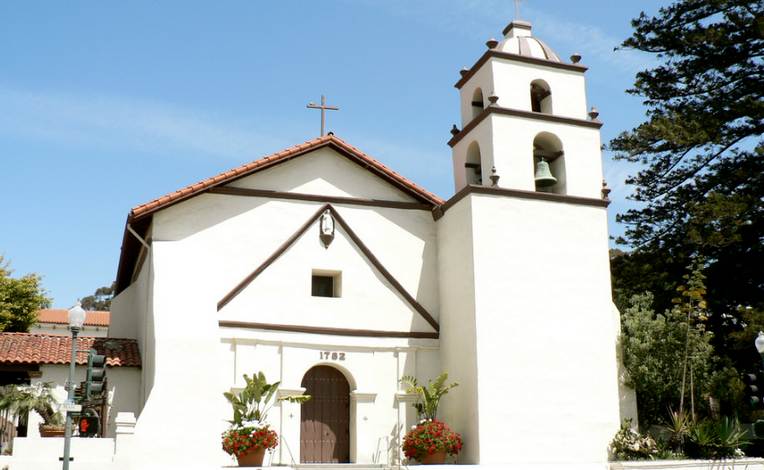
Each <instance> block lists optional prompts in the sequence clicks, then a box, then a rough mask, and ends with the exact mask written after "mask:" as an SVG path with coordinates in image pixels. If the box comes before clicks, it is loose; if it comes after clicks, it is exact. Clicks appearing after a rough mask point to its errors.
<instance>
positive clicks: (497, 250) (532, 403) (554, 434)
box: [469, 195, 620, 464]
mask: <svg viewBox="0 0 764 470" xmlns="http://www.w3.org/2000/svg"><path fill="white" fill-rule="evenodd" d="M469 198H470V199H471V204H472V220H473V236H474V260H475V261H474V263H475V271H474V272H475V286H476V288H475V302H476V305H475V311H476V325H477V326H476V329H477V369H478V388H479V390H480V400H479V414H480V423H479V426H480V439H481V441H480V463H481V464H493V463H501V462H504V461H506V459H507V458H509V456H511V459H512V460H513V461H515V462H547V463H553V462H560V463H561V462H569V463H575V462H579V463H586V462H604V461H606V459H607V445H608V443H609V441H610V439H612V436H613V434H614V433H615V431H616V430H617V429H618V426H619V423H620V415H619V389H618V387H619V383H618V368H617V360H616V345H617V331H618V327H617V320H616V319H614V317H613V315H612V308H611V307H612V305H611V304H612V301H611V292H610V271H609V260H608V251H607V214H606V210H605V209H604V208H600V207H590V206H581V205H573V204H565V203H550V202H547V201H537V200H527V199H516V198H510V197H500V196H490V195H471V196H469ZM614 321H615V322H616V323H615V324H614ZM550 443H554V445H553V446H551V444H550Z"/></svg>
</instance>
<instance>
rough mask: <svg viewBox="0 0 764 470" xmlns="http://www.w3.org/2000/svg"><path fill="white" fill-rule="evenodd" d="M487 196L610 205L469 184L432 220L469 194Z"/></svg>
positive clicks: (583, 204)
mask: <svg viewBox="0 0 764 470" xmlns="http://www.w3.org/2000/svg"><path fill="white" fill-rule="evenodd" d="M473 193H475V194H489V195H492V196H504V197H514V198H518V199H535V200H540V201H551V202H560V203H564V204H577V205H582V206H593V207H608V206H609V205H610V200H609V199H596V198H590V197H582V196H569V195H567V194H555V193H542V192H538V191H525V190H522V189H507V188H494V187H491V186H478V185H474V184H470V185H467V186H465V187H464V188H462V189H461V190H460V191H459V192H458V193H456V194H454V195H453V196H452V197H451V199H449V200H448V201H446V203H445V204H443V205H442V206H439V207H437V208H435V209H434V210H433V211H432V215H433V218H434V219H435V220H438V219H440V218H441V217H443V215H444V214H445V213H446V211H448V209H450V208H451V207H453V206H454V205H456V204H457V203H458V202H459V201H461V200H462V199H464V198H465V197H466V196H467V195H469V194H473Z"/></svg>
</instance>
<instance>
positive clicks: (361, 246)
mask: <svg viewBox="0 0 764 470" xmlns="http://www.w3.org/2000/svg"><path fill="white" fill-rule="evenodd" d="M327 209H328V210H329V211H330V213H331V214H332V216H333V217H334V219H335V221H336V222H337V223H338V224H339V226H340V227H342V229H343V230H344V231H345V233H347V235H348V236H349V237H350V239H351V240H352V241H353V243H354V244H355V245H356V246H357V247H358V249H359V250H361V253H363V254H364V256H366V258H367V259H368V260H369V262H370V263H371V264H372V265H373V266H374V268H375V269H376V270H377V271H379V273H380V274H382V277H384V278H385V280H387V282H389V283H390V285H392V286H393V288H394V289H395V290H396V291H397V292H398V294H399V295H400V296H401V297H403V298H404V299H405V300H406V302H408V304H409V305H410V306H411V307H412V308H413V309H414V310H415V311H416V312H417V313H418V314H419V315H420V316H422V318H424V320H425V321H426V322H427V323H428V324H429V325H430V326H432V327H433V329H434V330H435V331H440V325H438V322H437V321H435V319H434V318H433V317H432V315H430V313H429V312H428V311H427V310H426V309H425V308H424V307H423V306H422V305H421V304H420V303H419V302H418V301H417V300H416V299H415V298H414V297H412V296H411V294H409V293H408V292H407V291H406V289H404V287H403V286H402V285H401V283H400V282H398V280H397V279H395V277H394V276H393V275H392V274H390V271H388V270H387V269H386V268H385V267H384V265H382V263H381V262H380V261H379V259H378V258H377V257H376V256H374V253H372V251H371V250H370V249H369V248H368V247H367V246H366V244H365V243H363V241H362V240H361V238H360V237H359V236H358V235H357V234H356V233H355V231H353V229H352V228H350V226H349V225H348V223H347V222H346V221H345V219H343V218H342V216H341V215H340V214H339V212H337V210H336V209H334V207H332V205H331V204H325V205H323V206H321V207H320V208H319V209H318V210H317V211H316V213H315V214H313V215H312V216H311V217H310V218H309V219H308V220H307V221H306V222H305V223H304V224H303V225H302V226H301V227H300V228H298V229H297V231H296V232H295V233H293V234H292V235H291V236H290V237H289V238H288V239H287V240H286V241H285V242H284V243H282V244H281V245H280V246H279V247H278V248H277V249H276V251H274V252H273V253H272V254H271V255H270V256H269V257H268V258H267V259H266V260H265V261H263V263H262V264H260V265H259V266H258V267H257V268H256V269H255V270H254V271H252V273H250V274H249V275H248V276H247V277H245V278H244V279H243V280H242V281H241V282H239V284H237V285H236V287H234V288H233V289H231V291H230V292H228V293H227V294H226V295H225V296H223V298H222V299H220V301H219V302H218V304H217V308H218V311H220V310H221V309H222V308H223V307H225V306H226V305H227V304H228V303H230V302H231V301H232V300H233V299H234V298H236V296H238V295H239V294H240V293H241V292H242V291H243V290H244V289H245V288H246V287H247V286H248V285H249V284H250V283H252V281H254V280H255V278H256V277H257V276H259V275H260V274H261V273H262V272H263V271H265V270H266V269H267V268H268V266H270V265H271V264H273V262H274V261H276V260H277V259H278V258H279V257H281V255H283V254H284V253H285V252H286V251H287V250H288V249H289V248H290V247H291V246H292V245H293V244H294V243H295V242H296V241H297V239H299V238H300V237H301V236H302V235H303V234H304V233H305V232H306V231H307V230H308V229H309V228H310V227H311V226H312V225H313V224H314V223H315V222H316V221H317V220H318V218H319V217H321V214H323V213H324V211H325V210H327Z"/></svg>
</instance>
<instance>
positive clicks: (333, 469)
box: [291, 463, 389, 470]
mask: <svg viewBox="0 0 764 470" xmlns="http://www.w3.org/2000/svg"><path fill="white" fill-rule="evenodd" d="M291 467H292V468H294V469H295V470H384V469H386V468H389V467H388V466H387V465H385V464H381V463H380V464H376V463H300V464H294V465H291Z"/></svg>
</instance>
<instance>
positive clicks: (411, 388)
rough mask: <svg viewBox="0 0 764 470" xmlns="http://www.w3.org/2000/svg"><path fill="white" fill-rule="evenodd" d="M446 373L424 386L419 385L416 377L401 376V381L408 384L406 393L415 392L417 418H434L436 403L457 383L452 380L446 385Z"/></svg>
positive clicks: (438, 403) (436, 408)
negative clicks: (417, 397) (417, 398)
mask: <svg viewBox="0 0 764 470" xmlns="http://www.w3.org/2000/svg"><path fill="white" fill-rule="evenodd" d="M446 380H448V373H446V372H443V373H442V374H440V375H439V376H438V377H436V378H435V380H431V381H429V382H428V383H427V385H426V386H424V385H419V382H418V381H417V379H416V377H413V376H411V375H406V376H404V377H402V378H401V383H402V384H404V385H406V386H408V388H407V389H406V393H416V394H417V395H419V400H418V401H417V402H416V403H414V408H415V409H416V411H417V413H418V415H419V419H435V417H436V415H437V414H438V405H440V399H441V398H443V395H445V394H447V393H448V391H449V390H451V389H452V388H454V387H457V386H458V385H459V384H458V383H456V382H454V383H450V384H448V385H446Z"/></svg>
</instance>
